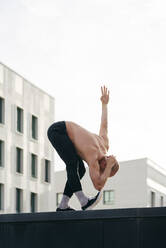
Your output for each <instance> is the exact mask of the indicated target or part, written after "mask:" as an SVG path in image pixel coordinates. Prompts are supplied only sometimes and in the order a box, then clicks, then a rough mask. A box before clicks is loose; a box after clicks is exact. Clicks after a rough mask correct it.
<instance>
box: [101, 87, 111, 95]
mask: <svg viewBox="0 0 166 248" xmlns="http://www.w3.org/2000/svg"><path fill="white" fill-rule="evenodd" d="M101 93H102V95H109V93H110V92H109V90H108V89H107V87H106V86H105V85H104V86H101Z"/></svg>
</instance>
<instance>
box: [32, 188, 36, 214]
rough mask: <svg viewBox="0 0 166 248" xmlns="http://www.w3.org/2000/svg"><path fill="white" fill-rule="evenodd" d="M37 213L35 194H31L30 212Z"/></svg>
mask: <svg viewBox="0 0 166 248" xmlns="http://www.w3.org/2000/svg"><path fill="white" fill-rule="evenodd" d="M36 211H37V194H35V193H33V192H31V212H32V213H34V212H36Z"/></svg>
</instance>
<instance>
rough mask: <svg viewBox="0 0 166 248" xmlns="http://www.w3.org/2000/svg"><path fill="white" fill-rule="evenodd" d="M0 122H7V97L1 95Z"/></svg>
mask: <svg viewBox="0 0 166 248" xmlns="http://www.w3.org/2000/svg"><path fill="white" fill-rule="evenodd" d="M0 124H2V125H4V124H5V99H4V98H3V97H1V96H0Z"/></svg>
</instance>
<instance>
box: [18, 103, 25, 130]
mask: <svg viewBox="0 0 166 248" xmlns="http://www.w3.org/2000/svg"><path fill="white" fill-rule="evenodd" d="M16 131H17V132H18V133H21V134H23V132H24V110H23V109H22V108H20V107H19V106H17V107H16Z"/></svg>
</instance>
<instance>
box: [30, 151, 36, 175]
mask: <svg viewBox="0 0 166 248" xmlns="http://www.w3.org/2000/svg"><path fill="white" fill-rule="evenodd" d="M31 176H32V177H37V156H36V155H35V154H31Z"/></svg>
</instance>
